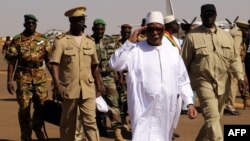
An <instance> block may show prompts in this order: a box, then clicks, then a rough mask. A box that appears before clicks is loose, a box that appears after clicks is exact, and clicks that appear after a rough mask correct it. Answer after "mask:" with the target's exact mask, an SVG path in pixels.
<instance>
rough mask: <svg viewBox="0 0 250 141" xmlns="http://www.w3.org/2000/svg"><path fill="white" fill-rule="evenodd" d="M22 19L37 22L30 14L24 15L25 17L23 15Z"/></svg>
mask: <svg viewBox="0 0 250 141" xmlns="http://www.w3.org/2000/svg"><path fill="white" fill-rule="evenodd" d="M24 18H25V20H26V19H31V20H34V21H38V20H37V18H36V16H34V15H32V14H26V15H24Z"/></svg>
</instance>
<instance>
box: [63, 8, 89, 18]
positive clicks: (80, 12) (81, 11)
mask: <svg viewBox="0 0 250 141" xmlns="http://www.w3.org/2000/svg"><path fill="white" fill-rule="evenodd" d="M64 16H66V17H69V18H70V17H80V16H86V7H84V6H79V7H75V8H72V9H70V10H68V11H66V12H65V13H64Z"/></svg>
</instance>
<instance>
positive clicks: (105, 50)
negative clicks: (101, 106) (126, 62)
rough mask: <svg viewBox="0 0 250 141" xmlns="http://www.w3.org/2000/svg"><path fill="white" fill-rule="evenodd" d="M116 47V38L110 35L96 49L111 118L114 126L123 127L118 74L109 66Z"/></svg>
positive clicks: (104, 95)
mask: <svg viewBox="0 0 250 141" xmlns="http://www.w3.org/2000/svg"><path fill="white" fill-rule="evenodd" d="M115 49H116V48H115V42H114V39H113V38H112V37H111V36H108V35H105V36H104V37H103V39H102V40H101V41H100V44H96V51H97V55H98V58H99V60H100V65H99V68H100V72H101V76H102V81H103V83H104V86H105V89H106V93H105V94H103V97H104V99H105V101H106V102H107V104H108V106H109V109H110V111H111V114H110V115H109V118H110V120H111V126H112V128H118V127H123V125H122V124H121V118H120V110H119V105H118V92H117V89H116V84H115V77H116V76H115V75H116V74H115V72H114V71H113V70H111V69H110V68H109V67H108V62H109V59H110V57H111V55H112V54H113V53H114V51H115Z"/></svg>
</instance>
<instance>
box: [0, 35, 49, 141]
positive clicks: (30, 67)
mask: <svg viewBox="0 0 250 141" xmlns="http://www.w3.org/2000/svg"><path fill="white" fill-rule="evenodd" d="M49 50H50V45H49V44H48V42H47V39H46V37H44V36H43V35H42V34H40V33H37V32H35V34H34V35H32V36H31V37H25V36H24V34H23V33H21V34H19V35H17V36H15V37H14V38H13V40H12V42H11V45H10V47H9V48H8V50H7V52H6V56H5V57H6V59H7V60H8V63H11V64H13V65H15V68H16V70H15V74H14V80H15V81H16V85H17V89H16V96H17V102H18V104H19V111H18V119H19V124H20V127H21V140H24V141H28V140H31V134H32V128H33V130H34V131H35V133H36V136H37V138H38V139H39V140H42V139H44V134H43V132H42V131H41V128H42V126H43V119H42V115H41V114H42V112H41V108H42V105H43V102H44V101H45V99H46V98H47V88H46V79H47V77H46V70H45V67H44V65H43V62H44V61H45V62H48V59H49ZM31 101H33V103H34V112H33V118H31V115H30V107H31Z"/></svg>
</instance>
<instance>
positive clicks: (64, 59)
mask: <svg viewBox="0 0 250 141" xmlns="http://www.w3.org/2000/svg"><path fill="white" fill-rule="evenodd" d="M81 40H82V41H81V45H80V46H79V45H78V44H77V42H76V41H75V39H74V38H73V37H72V35H71V33H69V32H68V33H66V35H65V36H63V37H61V38H60V39H57V40H56V41H55V50H54V51H53V53H52V56H51V59H50V62H51V63H58V64H59V70H60V71H59V72H60V73H59V78H60V81H61V84H62V85H63V86H64V87H65V99H66V100H65V101H63V103H62V117H61V126H60V136H61V140H62V141H71V140H74V135H75V129H76V119H77V108H78V107H79V109H80V115H81V120H82V121H83V126H84V132H85V135H86V137H87V139H88V140H90V141H99V133H98V129H97V126H96V119H95V116H96V113H95V111H96V103H95V98H96V91H95V84H94V78H93V76H92V72H91V65H94V64H98V63H99V61H98V59H97V54H96V50H95V43H94V41H93V40H91V39H90V38H88V37H87V36H85V35H82V39H81Z"/></svg>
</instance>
